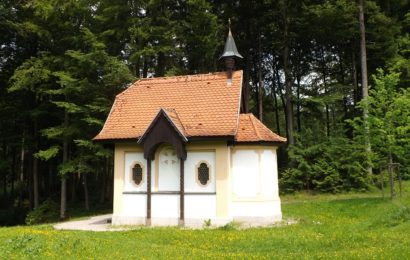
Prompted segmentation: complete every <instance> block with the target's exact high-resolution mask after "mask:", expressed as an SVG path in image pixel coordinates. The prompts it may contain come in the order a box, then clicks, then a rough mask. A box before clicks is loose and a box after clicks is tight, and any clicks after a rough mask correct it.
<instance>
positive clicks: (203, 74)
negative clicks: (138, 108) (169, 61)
mask: <svg viewBox="0 0 410 260" xmlns="http://www.w3.org/2000/svg"><path fill="white" fill-rule="evenodd" d="M240 71H242V70H235V71H234V72H240ZM225 73H226V72H225V71H216V72H209V73H202V74H189V75H177V76H163V77H152V78H139V79H138V80H136V81H135V82H134V83H132V84H131V85H134V84H135V83H137V82H144V81H154V80H167V81H169V80H171V79H174V80H178V79H185V78H190V79H199V80H204V77H207V79H208V77H212V76H219V75H221V74H225Z"/></svg>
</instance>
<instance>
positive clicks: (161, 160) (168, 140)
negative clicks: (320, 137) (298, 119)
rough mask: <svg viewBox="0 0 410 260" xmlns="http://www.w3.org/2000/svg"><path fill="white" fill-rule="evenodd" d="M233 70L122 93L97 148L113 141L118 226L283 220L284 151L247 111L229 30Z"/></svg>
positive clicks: (148, 82)
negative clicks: (280, 172) (244, 111)
mask: <svg viewBox="0 0 410 260" xmlns="http://www.w3.org/2000/svg"><path fill="white" fill-rule="evenodd" d="M220 59H221V60H222V61H223V62H224V64H225V71H223V72H217V73H209V74H198V75H186V76H173V77H161V78H155V77H154V78H143V79H139V80H137V81H136V82H134V83H133V84H132V85H130V86H129V87H128V88H127V89H126V90H125V91H123V92H122V93H120V94H118V95H117V97H116V99H115V101H114V104H113V106H112V108H111V112H110V113H109V115H108V118H107V120H106V122H105V124H104V127H103V129H102V130H101V132H100V133H99V134H98V135H97V136H96V137H95V138H94V140H95V141H99V142H106V143H112V144H114V147H115V153H114V154H115V155H114V206H113V217H112V224H113V225H153V226H158V225H166V226H172V225H180V226H202V225H203V224H204V223H205V221H207V222H208V223H211V224H212V225H216V226H218V225H225V224H227V223H229V222H231V221H238V222H242V223H246V224H249V225H267V224H271V223H274V222H276V221H278V220H281V218H282V212H281V202H280V198H279V190H278V169H277V168H278V167H277V153H276V151H277V149H278V147H279V146H280V145H283V144H285V143H286V138H283V137H281V136H279V135H277V134H275V133H273V132H272V131H271V130H270V129H269V128H268V127H266V126H265V125H264V124H263V123H262V122H261V121H259V120H258V119H257V118H256V117H255V116H253V115H252V114H242V113H241V94H242V83H243V73H242V71H240V70H235V63H236V61H237V60H238V59H242V56H241V55H240V54H239V52H238V50H237V48H236V45H235V42H234V39H233V36H232V33H231V31H230V30H229V34H228V38H227V40H226V43H225V49H224V52H223V54H222V56H221V57H220Z"/></svg>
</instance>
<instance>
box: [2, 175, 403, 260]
mask: <svg viewBox="0 0 410 260" xmlns="http://www.w3.org/2000/svg"><path fill="white" fill-rule="evenodd" d="M409 188H410V186H409V183H408V182H406V183H405V192H406V193H405V194H406V196H404V197H403V199H402V200H396V201H394V202H392V201H390V200H383V199H381V196H380V193H366V194H363V193H360V194H358V193H351V194H337V195H335V194H319V195H306V194H299V193H297V194H295V195H287V196H284V197H283V200H284V201H285V202H286V203H283V206H282V211H283V215H284V219H285V220H287V219H290V218H291V219H296V220H297V223H296V224H291V225H278V226H274V227H268V228H250V229H243V230H223V229H202V230H198V229H181V228H138V229H136V230H130V231H118V232H91V231H90V232H87V231H60V230H54V229H53V228H52V227H51V226H50V225H38V226H28V227H21V226H20V227H11V228H0V252H2V256H3V257H4V258H19V259H32V258H76V259H86V258H93V259H107V258H116V259H128V258H135V257H136V258H156V259H170V258H181V257H182V258H190V259H195V258H218V259H224V258H228V259H232V258H295V259H300V258H309V259H310V258H326V259H356V258H357V259H372V258H393V259H407V258H409V257H410V252H409V250H408V245H409V243H410V234H409V232H408V230H409V229H410V221H404V220H403V219H405V218H402V217H398V219H402V220H401V221H397V223H395V225H394V226H392V225H385V224H384V223H385V221H386V219H388V218H391V217H393V218H395V216H394V215H395V214H398V215H400V216H405V214H404V213H400V212H404V211H405V210H401V208H405V207H407V208H409V206H410V201H409V196H408V194H409V192H410V190H409ZM387 238H388V239H387ZM135 241H138V243H135Z"/></svg>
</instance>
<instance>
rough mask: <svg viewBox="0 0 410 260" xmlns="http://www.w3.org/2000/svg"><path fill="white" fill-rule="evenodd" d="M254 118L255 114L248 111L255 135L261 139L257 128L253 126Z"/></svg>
mask: <svg viewBox="0 0 410 260" xmlns="http://www.w3.org/2000/svg"><path fill="white" fill-rule="evenodd" d="M254 118H255V116H254V115H253V114H252V113H249V119H250V120H251V123H252V127H253V129H254V130H255V133H256V136H257V137H258V138H259V139H262V137H261V135H260V134H259V131H258V128H257V127H256V126H255V122H254V120H255V119H254Z"/></svg>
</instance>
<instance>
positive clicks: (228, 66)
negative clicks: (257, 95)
mask: <svg viewBox="0 0 410 260" xmlns="http://www.w3.org/2000/svg"><path fill="white" fill-rule="evenodd" d="M235 59H243V57H242V55H241V54H239V52H238V49H237V48H236V44H235V40H234V39H233V36H232V32H231V19H229V32H228V38H227V39H226V42H225V48H224V52H223V53H222V55H221V57H219V60H223V61H224V63H225V70H226V73H227V76H228V83H229V82H232V73H233V71H234V70H235Z"/></svg>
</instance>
